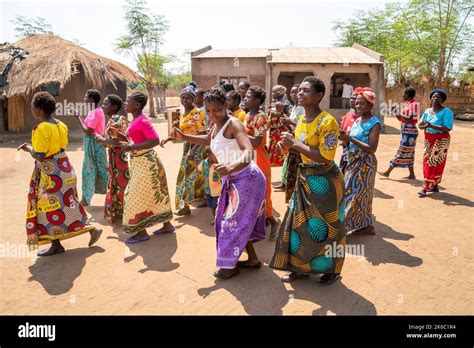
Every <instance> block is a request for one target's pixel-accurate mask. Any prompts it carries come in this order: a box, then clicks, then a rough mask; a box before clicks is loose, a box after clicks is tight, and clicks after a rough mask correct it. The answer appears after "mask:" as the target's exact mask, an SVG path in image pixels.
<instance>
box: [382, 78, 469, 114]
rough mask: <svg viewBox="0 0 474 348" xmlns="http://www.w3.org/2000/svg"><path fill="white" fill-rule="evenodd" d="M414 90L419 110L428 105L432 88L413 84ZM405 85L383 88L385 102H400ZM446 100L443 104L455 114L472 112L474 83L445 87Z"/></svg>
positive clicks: (424, 108) (421, 110)
mask: <svg viewBox="0 0 474 348" xmlns="http://www.w3.org/2000/svg"><path fill="white" fill-rule="evenodd" d="M413 88H415V90H416V101H417V102H419V103H420V112H423V111H424V110H426V109H427V108H429V107H430V99H429V94H430V92H431V91H432V89H433V88H431V87H429V86H427V85H420V86H413ZM404 89H405V87H402V86H394V87H387V88H385V102H386V103H389V101H390V100H391V101H392V102H401V101H402V97H403V90H404ZM446 92H447V93H448V100H446V102H445V103H444V104H443V105H444V106H447V107H449V108H450V109H451V110H453V112H454V114H455V115H458V114H463V113H474V85H472V86H460V87H454V86H453V87H449V88H448V89H446Z"/></svg>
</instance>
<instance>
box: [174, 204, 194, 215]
mask: <svg viewBox="0 0 474 348" xmlns="http://www.w3.org/2000/svg"><path fill="white" fill-rule="evenodd" d="M175 214H176V215H178V216H185V215H191V209H190V208H189V206H186V207H183V208H181V209H180V210H178V211H177V212H176V213H175Z"/></svg>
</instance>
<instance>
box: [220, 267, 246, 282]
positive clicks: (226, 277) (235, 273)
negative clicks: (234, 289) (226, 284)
mask: <svg viewBox="0 0 474 348" xmlns="http://www.w3.org/2000/svg"><path fill="white" fill-rule="evenodd" d="M239 274H240V270H239V269H238V268H234V270H233V272H231V273H230V274H228V275H226V274H225V270H223V269H220V270H218V271H215V272H214V277H216V278H217V279H222V280H228V279H230V278H232V277H234V276H236V275H239Z"/></svg>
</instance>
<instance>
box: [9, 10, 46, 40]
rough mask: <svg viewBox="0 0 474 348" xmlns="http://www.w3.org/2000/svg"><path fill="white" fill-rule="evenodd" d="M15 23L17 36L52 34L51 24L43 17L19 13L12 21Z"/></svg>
mask: <svg viewBox="0 0 474 348" xmlns="http://www.w3.org/2000/svg"><path fill="white" fill-rule="evenodd" d="M11 22H12V23H13V24H14V25H15V31H16V37H17V38H20V39H21V38H24V37H27V36H30V35H34V34H52V33H53V29H52V27H51V25H50V24H49V23H48V22H46V20H45V19H44V18H43V17H36V18H29V17H25V16H21V15H18V16H16V17H15V19H13V20H12V21H11Z"/></svg>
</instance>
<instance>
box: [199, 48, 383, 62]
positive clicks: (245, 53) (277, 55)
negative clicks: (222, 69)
mask: <svg viewBox="0 0 474 348" xmlns="http://www.w3.org/2000/svg"><path fill="white" fill-rule="evenodd" d="M374 54H375V55H377V53H376V52H374ZM267 55H271V56H272V59H271V60H270V61H269V62H270V63H299V64H301V63H320V64H344V63H347V64H382V61H380V60H378V59H376V58H374V57H373V56H371V55H369V54H366V53H364V52H362V51H361V50H359V49H357V48H354V47H307V48H303V47H298V48H279V49H267V48H254V49H252V48H243V49H211V50H209V51H206V52H203V53H201V54H199V55H196V56H193V58H265V57H266V56H267Z"/></svg>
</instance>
